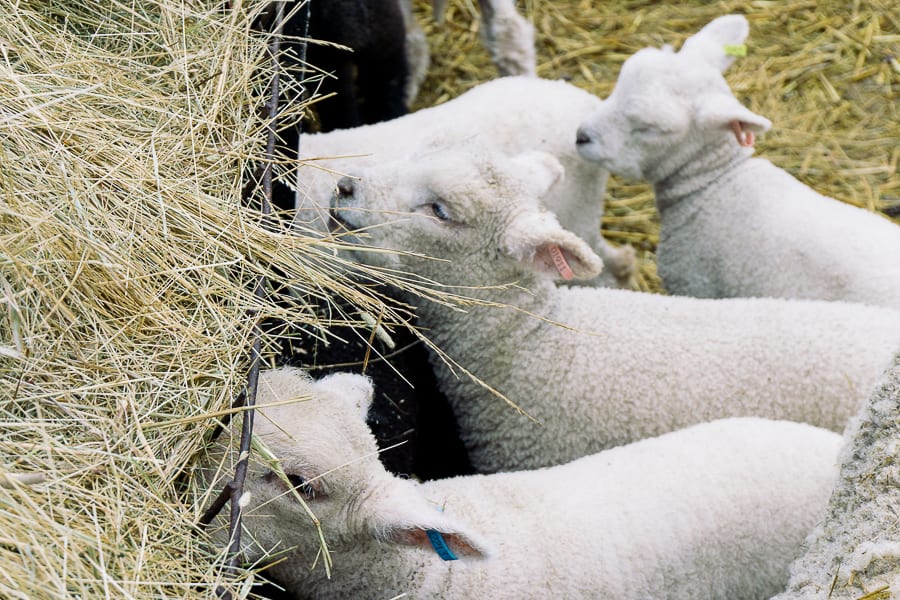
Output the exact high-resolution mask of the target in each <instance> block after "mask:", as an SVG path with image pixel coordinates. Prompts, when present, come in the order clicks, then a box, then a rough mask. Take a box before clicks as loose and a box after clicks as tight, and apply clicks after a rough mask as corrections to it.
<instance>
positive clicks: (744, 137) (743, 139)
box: [731, 120, 756, 148]
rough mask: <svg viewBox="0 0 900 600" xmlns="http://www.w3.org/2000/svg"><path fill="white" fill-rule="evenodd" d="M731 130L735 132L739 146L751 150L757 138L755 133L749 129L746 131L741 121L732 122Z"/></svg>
mask: <svg viewBox="0 0 900 600" xmlns="http://www.w3.org/2000/svg"><path fill="white" fill-rule="evenodd" d="M731 130H732V131H733V132H734V137H736V138H737V141H738V144H740V145H741V146H743V147H745V148H750V147H751V146H753V143H754V142H755V141H756V136H754V135H753V132H752V131H750V130H749V129H746V130H745V129H744V124H743V123H741V122H740V121H736V120H735V121H732V122H731Z"/></svg>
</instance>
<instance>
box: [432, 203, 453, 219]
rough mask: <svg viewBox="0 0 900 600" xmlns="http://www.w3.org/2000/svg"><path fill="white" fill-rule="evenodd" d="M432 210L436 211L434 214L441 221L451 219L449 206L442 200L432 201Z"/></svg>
mask: <svg viewBox="0 0 900 600" xmlns="http://www.w3.org/2000/svg"><path fill="white" fill-rule="evenodd" d="M431 212H432V213H434V216H435V217H437V218H438V219H440V220H441V221H449V220H450V213H449V212H447V208H446V207H445V206H444V205H443V204H441V203H440V202H432V203H431Z"/></svg>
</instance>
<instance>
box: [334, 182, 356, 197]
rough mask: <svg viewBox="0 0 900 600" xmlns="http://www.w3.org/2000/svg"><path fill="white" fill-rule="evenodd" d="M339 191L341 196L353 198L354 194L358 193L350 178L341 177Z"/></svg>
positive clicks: (338, 184) (338, 185)
mask: <svg viewBox="0 0 900 600" xmlns="http://www.w3.org/2000/svg"><path fill="white" fill-rule="evenodd" d="M337 189H338V193H339V194H340V195H341V196H352V195H353V192H354V191H356V185H355V184H354V183H353V180H352V179H350V178H349V177H341V178H340V180H338V183H337Z"/></svg>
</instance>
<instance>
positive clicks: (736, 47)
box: [725, 44, 747, 56]
mask: <svg viewBox="0 0 900 600" xmlns="http://www.w3.org/2000/svg"><path fill="white" fill-rule="evenodd" d="M725 56H747V46H745V45H744V44H725Z"/></svg>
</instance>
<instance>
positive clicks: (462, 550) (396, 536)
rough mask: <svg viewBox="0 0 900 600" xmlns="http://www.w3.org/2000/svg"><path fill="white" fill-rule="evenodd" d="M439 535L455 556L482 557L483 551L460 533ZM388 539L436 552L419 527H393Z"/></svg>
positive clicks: (442, 533) (426, 535) (424, 531)
mask: <svg viewBox="0 0 900 600" xmlns="http://www.w3.org/2000/svg"><path fill="white" fill-rule="evenodd" d="M431 531H434V530H431ZM440 537H441V538H442V539H443V542H444V543H445V544H446V545H447V547H448V548H449V549H450V551H451V552H453V554H454V555H456V557H457V558H459V557H467V558H484V553H483V552H482V551H481V550H480V549H479V548H478V547H476V546H475V545H474V544H473V543H472V542H471V541H470V540H469V539H468V538H467V537H466V536H465V535H463V534H461V533H456V532H443V531H442V532H440ZM388 539H389V540H390V541H391V542H394V543H396V544H403V545H405V546H416V547H418V548H422V549H423V550H429V551H431V552H435V553H437V549H436V548H435V547H434V545H433V544H432V541H431V539H430V538H429V537H428V532H427V531H426V530H425V529H422V528H419V527H408V528H400V529H394V530H392V531H391V532H390V533H389V534H388Z"/></svg>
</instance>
